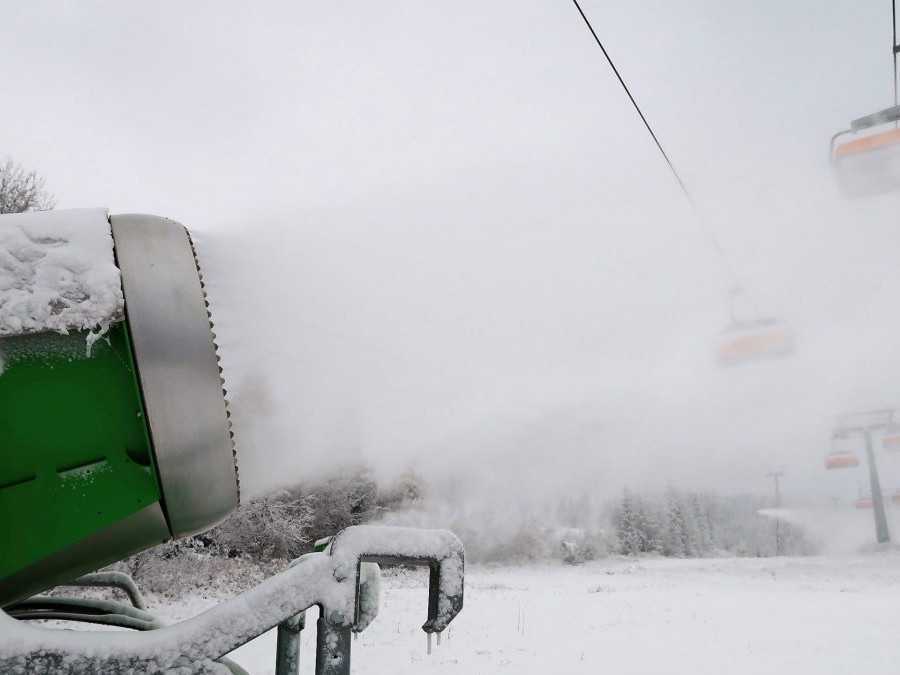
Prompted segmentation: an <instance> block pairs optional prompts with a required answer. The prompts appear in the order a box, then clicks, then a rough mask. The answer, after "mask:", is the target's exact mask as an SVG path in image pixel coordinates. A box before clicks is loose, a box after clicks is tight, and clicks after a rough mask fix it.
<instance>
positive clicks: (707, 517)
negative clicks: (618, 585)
mask: <svg viewBox="0 0 900 675" xmlns="http://www.w3.org/2000/svg"><path fill="white" fill-rule="evenodd" d="M766 506H769V504H768V503H767V502H766V500H765V499H762V498H759V497H753V496H746V495H745V496H730V497H721V496H717V495H713V494H709V493H702V492H686V491H680V490H676V489H674V488H669V489H668V490H666V491H665V493H664V494H662V495H650V496H640V495H638V494H636V493H635V492H632V491H630V490H625V491H624V492H623V494H622V497H621V499H620V500H619V502H618V504H616V506H615V507H614V509H613V513H612V522H613V528H614V532H615V537H616V543H617V550H618V552H619V553H621V554H623V555H647V554H651V555H662V556H668V557H673V558H695V557H706V556H710V555H735V556H772V555H776V540H775V521H774V520H772V519H770V518H766V517H764V516H761V515H760V514H759V510H760V509H763V508H765V507H766ZM779 538H780V542H781V544H780V551H778V553H781V554H784V555H806V554H809V553H811V552H812V551H813V548H814V547H813V544H812V543H811V542H810V541H809V540H808V539H807V538H806V537H805V535H804V533H803V531H802V530H800V529H799V528H797V527H794V526H792V525H790V524H789V523H784V522H783V523H781V524H780V532H779Z"/></svg>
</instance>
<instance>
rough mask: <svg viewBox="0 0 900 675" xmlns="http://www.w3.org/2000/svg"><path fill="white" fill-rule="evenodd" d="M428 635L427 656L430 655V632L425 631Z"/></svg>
mask: <svg viewBox="0 0 900 675" xmlns="http://www.w3.org/2000/svg"><path fill="white" fill-rule="evenodd" d="M426 635H428V656H431V633H426Z"/></svg>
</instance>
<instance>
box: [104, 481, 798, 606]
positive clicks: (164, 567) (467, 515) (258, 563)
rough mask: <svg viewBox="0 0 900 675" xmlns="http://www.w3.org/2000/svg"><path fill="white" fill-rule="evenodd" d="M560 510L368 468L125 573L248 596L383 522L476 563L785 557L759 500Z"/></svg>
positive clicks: (241, 514)
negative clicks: (437, 539) (256, 586)
mask: <svg viewBox="0 0 900 675" xmlns="http://www.w3.org/2000/svg"><path fill="white" fill-rule="evenodd" d="M554 499H555V501H549V502H548V501H544V502H540V503H539V502H538V501H536V500H531V499H529V500H526V501H525V502H523V503H522V504H519V505H516V506H515V507H511V506H510V504H508V503H506V502H505V501H504V500H503V499H502V498H501V499H497V498H495V497H494V496H492V495H480V496H479V497H478V498H477V499H476V498H473V497H471V496H470V497H469V498H464V497H462V496H461V495H459V494H454V493H452V491H451V493H446V494H444V493H442V494H432V493H431V491H430V490H429V489H428V488H427V486H426V485H425V483H424V481H423V480H422V479H421V478H420V477H419V476H418V475H417V474H416V473H415V472H414V471H407V472H405V473H403V474H402V475H400V476H399V477H397V478H396V480H394V481H393V482H391V483H390V484H388V485H379V483H378V482H376V480H375V479H374V477H373V473H372V471H371V470H370V469H369V468H367V467H365V466H345V467H343V468H340V469H336V470H335V471H334V472H333V473H332V474H330V475H328V476H324V477H321V478H320V479H318V480H316V481H314V482H308V483H303V484H300V485H297V486H294V487H292V488H289V489H285V490H281V491H279V492H276V493H273V494H270V495H268V496H266V497H263V498H260V499H255V500H252V501H250V502H248V503H245V504H242V505H241V506H240V507H239V508H238V509H237V510H236V511H235V512H234V513H233V514H232V515H231V516H230V517H229V518H228V519H226V520H225V521H224V522H223V523H221V524H220V525H218V526H217V527H215V528H213V529H212V530H210V531H208V532H205V533H203V534H201V535H197V536H195V537H190V538H188V539H184V540H180V541H177V542H171V543H168V544H163V545H162V546H159V547H157V548H155V549H152V550H150V551H144V552H142V553H138V554H137V555H135V556H133V557H132V558H130V559H129V560H127V561H125V562H124V563H121V564H120V565H119V567H121V568H123V569H125V570H126V571H128V572H130V573H131V574H133V575H134V576H135V578H136V580H137V581H138V582H139V583H140V584H141V585H142V586H144V587H145V588H146V589H147V590H151V591H155V592H158V593H163V594H171V595H173V596H177V595H178V594H179V593H180V592H181V589H185V588H188V587H193V588H197V587H198V586H203V585H204V584H206V583H216V584H219V583H221V581H220V580H221V579H222V578H232V577H233V578H234V581H233V582H229V583H231V585H232V586H233V587H234V588H235V589H237V590H240V589H242V588H247V587H249V585H251V584H252V583H256V582H258V581H259V580H261V579H262V578H263V577H264V576H265V575H266V574H270V573H272V572H273V571H275V570H277V569H279V568H281V567H283V566H284V564H286V561H287V560H290V559H292V558H296V557H297V556H300V555H302V554H304V553H306V552H308V551H310V550H312V546H313V543H314V542H315V541H316V540H317V539H319V538H321V537H325V536H329V535H333V534H336V533H337V532H339V531H340V530H342V529H343V528H345V527H348V526H350V525H359V524H363V523H373V522H376V523H383V524H391V525H407V526H414V527H439V528H448V529H451V530H453V531H454V532H455V533H456V534H457V535H458V536H459V537H460V538H461V539H462V541H463V544H464V545H465V547H466V558H467V560H469V561H471V562H476V563H503V564H516V563H527V562H539V561H551V560H558V561H561V562H563V563H569V564H578V563H582V562H585V561H588V560H595V559H602V558H605V557H609V556H615V555H625V556H664V557H673V558H692V557H709V556H723V557H724V556H744V557H747V556H752V557H759V556H772V555H775V554H776V544H775V522H774V521H773V520H772V519H770V518H767V517H765V516H762V515H760V514H759V510H760V509H763V508H766V507H767V506H770V504H769V503H768V502H767V500H765V499H764V498H760V497H754V496H746V495H745V496H733V495H732V496H721V495H715V494H711V493H707V492H692V491H684V490H677V489H675V488H669V489H668V490H665V491H664V492H662V493H657V492H647V493H638V492H636V491H633V490H624V491H623V492H622V493H621V495H620V496H618V497H616V498H613V499H612V500H610V499H609V498H608V497H606V496H601V495H596V494H590V493H585V494H578V495H574V494H566V495H563V496H559V497H556V498H554ZM526 505H527V506H526ZM780 535H781V551H780V552H781V553H782V554H784V555H805V554H809V553H812V552H814V546H813V544H812V543H811V542H810V541H809V540H808V539H807V538H806V536H805V535H804V533H803V531H801V530H800V529H798V528H796V527H793V526H791V525H789V524H787V523H782V524H781V531H780Z"/></svg>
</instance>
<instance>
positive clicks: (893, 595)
mask: <svg viewBox="0 0 900 675" xmlns="http://www.w3.org/2000/svg"><path fill="white" fill-rule="evenodd" d="M423 584H424V578H422V577H410V576H402V575H401V576H397V577H390V578H387V579H385V583H384V590H383V599H382V607H381V613H380V615H379V617H378V618H377V619H376V620H375V622H374V624H372V626H371V627H370V628H369V629H368V630H367V631H365V632H364V633H363V634H362V635H361V636H360V637H359V639H358V640H356V641H355V642H354V644H353V672H354V673H358V674H360V675H362V674H365V673H372V674H374V673H396V674H398V675H405V674H409V675H412V674H413V673H415V674H417V675H418V674H423V673H439V674H444V673H466V674H471V675H478V674H485V675H487V674H489V673H523V674H527V675H531V674H536V673H591V674H592V675H593V674H596V673H598V672H601V671H609V672H615V673H616V674H617V675H622V674H628V673H635V674H637V673H689V674H690V675H700V674H703V673H710V674H715V675H722V673H729V674H743V673H746V674H748V675H749V674H753V675H759V674H760V673H794V674H796V673H815V674H817V675H821V674H823V673H866V674H867V675H870V674H872V673H896V672H898V671H900V640H898V638H897V629H898V625H900V552H890V553H874V554H871V555H866V556H861V555H860V556H846V557H822V558H781V559H771V558H770V559H730V558H729V559H724V558H723V559H706V560H669V559H659V560H622V559H617V560H608V561H602V562H597V563H592V564H587V565H584V566H581V567H558V566H545V567H524V568H491V569H489V568H479V567H472V568H470V570H469V571H468V575H467V588H466V601H465V603H466V604H465V608H464V609H463V612H462V614H460V616H459V618H458V619H457V620H456V621H455V622H454V623H453V625H452V626H451V628H450V630H449V634H448V635H446V636H445V637H444V640H443V642H442V644H441V646H440V647H436V648H435V649H434V651H433V653H432V655H431V656H427V655H426V642H425V635H424V633H423V632H422V631H421V630H420V628H419V626H420V625H421V624H422V622H423V621H424V620H425V608H426V593H425V589H424V585H423ZM213 602H214V600H212V599H209V598H197V597H194V598H188V599H186V600H185V601H184V602H183V603H181V604H179V605H175V606H171V607H169V608H167V609H166V610H165V615H166V617H167V618H169V619H175V618H180V617H183V616H187V615H190V614H194V613H196V612H198V611H200V610H201V609H203V608H204V607H206V606H209V605H210V604H212V603H213ZM314 615H315V611H314V610H313V611H310V612H308V620H307V625H308V626H309V628H308V629H307V630H306V631H305V632H304V634H303V640H304V645H303V653H302V661H301V672H307V673H311V672H312V665H313V658H314V656H313V645H314V642H315V629H314V625H315V621H314V618H315V617H314ZM235 659H236V660H237V661H238V662H240V663H241V664H242V665H244V666H245V667H246V668H248V669H249V670H250V671H251V673H253V674H254V675H265V674H266V673H273V672H274V662H275V635H274V632H271V633H269V634H266V635H264V636H262V637H261V638H259V639H257V640H255V641H254V642H252V643H250V644H248V645H246V646H245V647H243V648H242V649H240V650H239V651H237V652H236V653H235Z"/></svg>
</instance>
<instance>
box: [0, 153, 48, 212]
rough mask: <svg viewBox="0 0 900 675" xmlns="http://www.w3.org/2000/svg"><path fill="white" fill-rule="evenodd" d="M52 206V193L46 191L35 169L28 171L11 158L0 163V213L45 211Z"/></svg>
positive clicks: (41, 178)
mask: <svg viewBox="0 0 900 675" xmlns="http://www.w3.org/2000/svg"><path fill="white" fill-rule="evenodd" d="M53 206H54V199H53V195H51V194H50V193H49V192H47V190H46V188H45V187H44V179H43V177H41V176H40V175H39V174H38V173H37V171H29V170H27V169H25V168H23V167H22V166H21V165H20V164H17V163H16V162H14V161H12V160H11V159H7V160H6V161H5V162H3V163H2V164H0V213H23V212H25V211H47V210H49V209H52V208H53Z"/></svg>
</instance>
